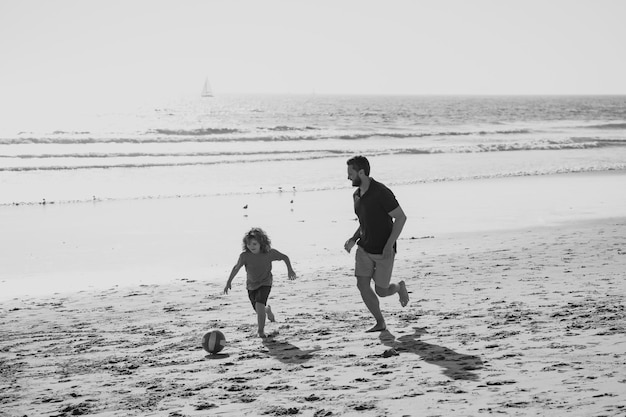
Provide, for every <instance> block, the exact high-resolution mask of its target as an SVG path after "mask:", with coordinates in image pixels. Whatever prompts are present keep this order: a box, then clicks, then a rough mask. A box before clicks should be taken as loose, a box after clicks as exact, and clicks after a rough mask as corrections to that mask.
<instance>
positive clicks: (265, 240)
mask: <svg viewBox="0 0 626 417" xmlns="http://www.w3.org/2000/svg"><path fill="white" fill-rule="evenodd" d="M252 239H254V240H256V241H257V242H259V245H261V252H262V253H268V252H269V251H270V249H272V241H271V240H270V238H269V237H268V236H267V233H265V231H264V230H263V229H261V228H260V227H253V228H252V229H250V231H249V232H248V233H246V235H245V236H244V237H243V250H244V252H250V251H249V250H248V246H247V245H248V242H249V241H250V240H252Z"/></svg>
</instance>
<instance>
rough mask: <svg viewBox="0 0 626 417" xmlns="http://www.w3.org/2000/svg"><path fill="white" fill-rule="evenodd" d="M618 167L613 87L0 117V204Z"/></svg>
mask: <svg viewBox="0 0 626 417" xmlns="http://www.w3.org/2000/svg"><path fill="white" fill-rule="evenodd" d="M357 154H361V155H365V156H367V157H368V158H369V159H370V161H371V165H372V176H373V177H374V178H377V179H379V180H381V181H383V182H384V183H385V184H387V185H390V186H393V185H402V184H414V183H428V182H440V181H460V180H467V179H476V178H487V179H488V178H500V177H508V176H528V175H533V176H534V175H546V174H553V173H564V172H587V171H612V170H624V169H626V96H510V97H508V96H325V95H324V96H322V95H307V96H305V95H302V96H261V95H256V96H244V95H231V96H216V97H212V98H201V97H197V98H193V99H184V100H183V99H180V100H176V101H174V102H171V103H167V104H162V103H161V104H155V105H151V106H144V107H142V108H137V109H134V110H133V111H124V112H121V111H120V112H106V113H105V112H102V113H97V114H96V113H94V114H90V115H77V116H76V118H73V119H72V118H66V119H62V120H61V119H60V120H58V121H52V122H50V121H47V122H46V123H40V122H39V120H38V119H37V118H36V117H35V116H33V118H32V120H30V122H29V123H28V125H27V126H14V125H11V126H10V127H9V125H7V124H6V123H4V124H3V126H0V190H1V192H0V205H3V206H16V205H26V206H28V205H34V204H41V203H43V202H46V203H47V204H48V203H56V204H76V203H85V202H93V201H108V200H129V199H130V200H142V199H167V198H183V197H206V196H222V195H246V194H258V193H281V192H285V191H294V190H302V191H317V190H334V189H341V188H351V186H350V183H349V182H348V181H347V178H346V176H347V174H346V165H345V161H346V160H347V159H348V158H349V157H351V156H353V155H357Z"/></svg>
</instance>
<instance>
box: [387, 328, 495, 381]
mask: <svg viewBox="0 0 626 417" xmlns="http://www.w3.org/2000/svg"><path fill="white" fill-rule="evenodd" d="M413 330H415V333H413V334H411V335H406V336H400V337H398V338H396V337H395V336H394V335H393V334H391V332H389V330H384V331H382V332H380V340H381V342H383V344H384V345H385V346H389V347H391V348H394V349H395V350H396V351H397V352H398V353H402V352H409V353H414V354H416V355H419V356H420V357H421V358H422V360H424V361H425V362H428V363H432V364H433V365H437V366H440V367H442V368H443V373H444V375H446V376H447V377H448V378H451V379H464V380H477V379H478V376H477V375H476V374H475V373H474V372H472V371H475V370H478V369H481V368H482V367H483V361H482V360H481V359H480V357H478V356H473V355H464V354H462V353H457V352H455V351H453V350H451V349H448V348H446V347H443V346H437V345H433V344H430V343H426V342H422V341H421V340H420V337H421V336H422V335H424V334H427V333H428V332H427V331H426V330H425V329H424V328H420V327H414V328H413Z"/></svg>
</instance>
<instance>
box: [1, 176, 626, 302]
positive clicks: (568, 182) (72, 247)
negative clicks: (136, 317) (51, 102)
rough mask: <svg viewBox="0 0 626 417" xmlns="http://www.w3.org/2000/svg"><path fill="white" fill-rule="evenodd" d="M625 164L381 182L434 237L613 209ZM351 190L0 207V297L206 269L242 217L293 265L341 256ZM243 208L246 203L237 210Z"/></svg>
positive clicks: (224, 253) (349, 229)
mask: <svg viewBox="0 0 626 417" xmlns="http://www.w3.org/2000/svg"><path fill="white" fill-rule="evenodd" d="M624 186H626V172H620V173H615V172H612V173H609V174H604V175H603V174H600V173H591V174H587V173H585V174H561V175H554V176H547V177H511V178H502V179H489V180H472V181H462V182H447V183H427V184H414V185H400V186H392V187H391V188H392V190H393V191H394V193H395V194H396V196H397V198H398V201H399V202H400V204H401V206H402V207H403V209H404V211H405V213H407V216H408V218H409V219H408V222H407V224H406V226H405V229H404V231H403V233H402V235H401V240H403V239H406V238H411V237H415V238H419V237H424V236H435V237H441V236H446V235H449V234H454V233H463V232H489V231H498V230H510V229H519V228H529V227H537V226H549V225H553V224H559V223H561V222H570V221H573V222H576V221H585V220H594V219H602V218H612V217H619V216H623V214H624V213H626V195H623V193H618V192H616V190H619V189H623V188H624ZM351 194H352V189H351V188H345V189H339V190H329V191H324V192H284V193H280V194H275V195H265V194H261V195H248V196H228V197H221V198H193V199H167V200H158V201H154V200H142V201H131V202H128V201H116V202H102V203H97V204H85V205H52V206H47V207H29V208H28V209H26V210H23V209H22V208H20V209H18V210H14V209H8V210H0V222H1V223H3V225H2V227H3V230H4V231H5V236H7V238H6V239H3V241H2V242H0V250H1V251H2V253H3V254H5V255H6V261H5V264H4V266H3V268H4V274H3V277H2V279H0V294H2V296H1V297H0V298H2V299H6V298H11V297H13V296H21V295H27V294H29V293H39V294H40V295H44V296H45V294H52V293H54V292H67V291H79V290H85V289H89V288H96V289H106V288H110V287H111V286H113V285H141V284H152V283H166V282H169V281H173V280H176V279H181V278H187V279H193V280H204V279H209V280H215V281H217V282H221V280H222V278H221V277H222V275H226V274H228V272H229V271H230V268H231V267H232V265H233V264H234V262H235V261H236V257H237V255H238V253H239V251H240V249H241V243H240V240H241V236H243V234H244V233H245V231H246V230H248V229H249V228H250V227H259V226H260V227H262V228H264V229H265V230H266V231H267V232H268V233H269V235H270V237H271V238H272V241H273V243H274V246H275V247H276V248H277V249H279V250H281V251H283V252H285V253H287V254H288V255H289V256H290V257H291V258H292V260H293V261H295V262H296V263H299V264H300V265H301V268H303V269H311V268H315V267H317V265H319V264H322V263H324V262H326V261H325V258H326V257H329V256H330V257H339V258H340V259H343V258H345V255H346V254H345V252H344V251H343V242H344V241H345V239H346V236H349V235H351V234H352V233H353V232H354V229H355V228H356V225H357V223H356V219H355V215H354V213H353V211H352V208H351V204H350V199H351ZM244 207H247V208H245V209H244Z"/></svg>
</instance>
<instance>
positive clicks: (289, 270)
mask: <svg viewBox="0 0 626 417" xmlns="http://www.w3.org/2000/svg"><path fill="white" fill-rule="evenodd" d="M276 254H277V255H278V259H279V260H281V261H283V262H285V265H286V266H287V276H288V277H289V279H296V273H295V271H294V270H293V268H292V267H291V261H290V260H289V257H288V256H287V255H285V254H284V253H281V252H279V251H276Z"/></svg>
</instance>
